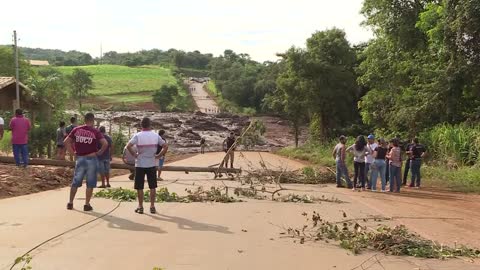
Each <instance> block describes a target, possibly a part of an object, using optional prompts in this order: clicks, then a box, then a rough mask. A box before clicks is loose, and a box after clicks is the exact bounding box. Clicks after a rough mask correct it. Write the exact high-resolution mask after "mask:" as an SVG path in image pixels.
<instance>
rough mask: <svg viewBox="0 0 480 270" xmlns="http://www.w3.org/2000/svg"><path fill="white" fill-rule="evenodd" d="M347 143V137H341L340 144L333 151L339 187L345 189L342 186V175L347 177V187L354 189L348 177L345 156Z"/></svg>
mask: <svg viewBox="0 0 480 270" xmlns="http://www.w3.org/2000/svg"><path fill="white" fill-rule="evenodd" d="M346 142H347V138H346V137H345V136H343V135H342V136H340V138H339V143H338V144H337V145H336V146H335V148H334V149H333V153H332V155H333V158H334V159H335V163H336V165H337V166H336V167H337V173H336V176H337V187H343V185H342V175H343V176H344V177H345V181H346V182H347V187H348V188H352V181H350V178H349V177H348V169H347V165H346V164H345V156H346V148H347V147H346V146H345V143H346Z"/></svg>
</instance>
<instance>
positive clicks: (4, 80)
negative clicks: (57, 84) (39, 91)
mask: <svg viewBox="0 0 480 270" xmlns="http://www.w3.org/2000/svg"><path fill="white" fill-rule="evenodd" d="M15 82H16V80H15V77H0V92H1V91H2V90H4V89H6V87H7V86H9V85H11V84H14V83H15ZM18 85H19V86H20V88H21V89H23V90H25V92H26V93H27V94H28V95H29V96H31V97H32V96H33V94H34V93H33V91H32V89H30V88H28V86H26V85H24V84H23V83H21V82H19V83H18ZM42 101H43V102H44V103H45V104H47V105H48V106H50V107H51V108H53V107H54V106H53V104H52V103H50V102H48V101H47V100H45V99H42Z"/></svg>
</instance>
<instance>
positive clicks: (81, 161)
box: [65, 113, 108, 211]
mask: <svg viewBox="0 0 480 270" xmlns="http://www.w3.org/2000/svg"><path fill="white" fill-rule="evenodd" d="M94 124H95V116H94V114H93V113H87V114H85V125H83V126H78V127H76V128H74V129H73V130H72V131H71V132H70V134H68V136H67V138H66V139H65V146H66V147H67V150H68V151H69V152H70V153H71V154H72V155H73V153H75V156H76V159H75V172H74V175H73V181H72V185H71V187H70V200H69V201H68V203H67V209H68V210H72V209H73V200H74V199H75V195H76V194H77V190H78V188H79V187H81V186H82V182H83V178H86V180H87V189H86V196H85V205H84V206H83V211H92V210H93V208H92V206H91V205H90V200H91V199H92V194H93V189H94V188H95V187H96V186H97V169H98V156H101V155H102V154H103V153H104V152H105V151H106V150H107V147H108V143H107V140H105V138H104V136H103V134H102V133H101V132H100V131H98V130H97V129H96V128H94ZM99 143H100V144H101V145H102V148H101V149H100V150H98V144H99Z"/></svg>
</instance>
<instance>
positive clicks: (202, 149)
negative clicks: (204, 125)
mask: <svg viewBox="0 0 480 270" xmlns="http://www.w3.org/2000/svg"><path fill="white" fill-rule="evenodd" d="M200 154H205V138H204V137H202V138H201V139H200Z"/></svg>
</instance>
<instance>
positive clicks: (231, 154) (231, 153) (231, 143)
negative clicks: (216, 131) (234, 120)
mask: <svg viewBox="0 0 480 270" xmlns="http://www.w3.org/2000/svg"><path fill="white" fill-rule="evenodd" d="M223 151H224V152H225V153H227V155H226V156H225V159H224V160H223V161H222V164H221V165H220V167H223V166H224V165H225V166H228V160H230V168H232V169H233V160H234V158H235V134H234V133H233V132H230V136H228V137H227V138H226V139H225V140H224V141H223Z"/></svg>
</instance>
